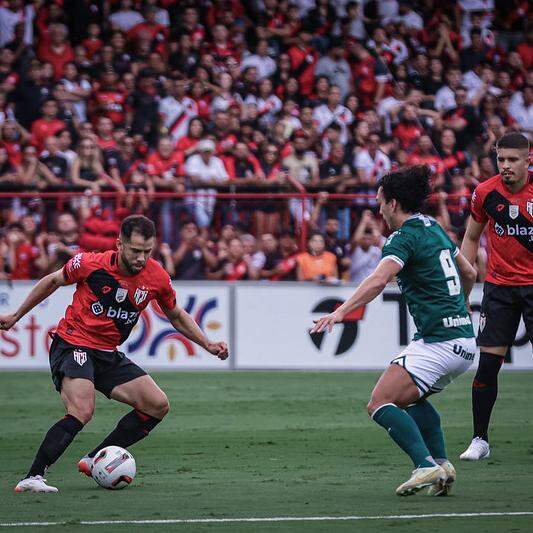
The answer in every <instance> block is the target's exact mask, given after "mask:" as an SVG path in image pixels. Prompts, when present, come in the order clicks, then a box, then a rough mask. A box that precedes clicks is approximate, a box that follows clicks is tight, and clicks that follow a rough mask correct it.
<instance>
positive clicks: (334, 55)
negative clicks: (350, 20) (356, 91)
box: [315, 37, 352, 100]
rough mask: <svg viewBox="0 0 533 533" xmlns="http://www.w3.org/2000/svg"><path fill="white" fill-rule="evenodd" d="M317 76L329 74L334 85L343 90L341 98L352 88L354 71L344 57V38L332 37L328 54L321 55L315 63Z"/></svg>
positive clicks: (328, 76)
mask: <svg viewBox="0 0 533 533" xmlns="http://www.w3.org/2000/svg"><path fill="white" fill-rule="evenodd" d="M315 76H327V78H328V79H329V82H330V83H331V84H332V85H337V87H339V89H340V90H341V100H344V98H345V97H346V95H347V94H348V93H349V92H350V91H351V88H352V73H351V71H350V65H349V64H348V62H347V61H346V59H344V48H343V46H342V39H340V38H337V37H333V38H332V39H331V44H330V48H329V50H328V55H326V56H323V57H321V58H320V59H319V60H318V62H317V64H316V65H315Z"/></svg>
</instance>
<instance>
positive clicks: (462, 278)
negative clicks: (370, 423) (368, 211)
mask: <svg viewBox="0 0 533 533" xmlns="http://www.w3.org/2000/svg"><path fill="white" fill-rule="evenodd" d="M429 176H430V170H429V168H428V167H427V166H415V167H410V168H406V169H403V170H400V171H398V172H391V173H390V174H387V175H385V176H384V177H383V179H382V180H381V182H380V186H379V189H378V194H377V200H378V202H379V206H380V213H381V215H382V216H383V218H384V219H385V221H386V223H387V225H388V226H389V228H390V229H391V230H393V233H392V234H391V235H390V237H389V238H388V239H387V242H386V243H385V245H384V247H383V252H382V260H381V262H380V263H379V265H378V266H377V267H376V269H375V270H374V272H373V273H372V274H371V275H370V276H368V277H367V278H366V279H365V280H364V281H363V282H362V283H361V284H360V285H359V287H357V289H356V291H355V293H354V294H353V295H352V296H351V297H350V298H349V299H348V300H347V301H346V302H344V303H343V304H342V305H341V306H340V307H339V308H338V309H337V310H336V311H334V312H333V313H331V314H329V315H327V316H324V317H322V318H320V319H319V320H315V325H314V327H313V328H312V330H311V332H312V333H315V332H320V331H324V330H326V329H327V330H329V331H331V330H332V328H333V325H334V324H335V323H337V322H342V320H343V318H344V317H345V316H346V315H347V314H348V313H350V312H351V311H353V310H354V309H356V308H357V307H359V306H361V305H365V304H367V303H369V302H371V301H372V300H373V299H374V298H376V296H378V295H379V294H380V293H381V292H382V291H383V289H384V288H385V286H386V285H387V283H388V282H389V281H391V280H392V279H393V278H394V277H395V276H396V277H397V280H398V285H399V287H400V289H401V291H402V293H403V295H404V297H405V299H406V301H407V305H408V307H409V312H410V313H411V315H412V316H413V319H414V322H415V325H416V330H417V331H416V334H415V336H414V339H413V341H412V342H411V343H410V344H409V345H408V346H407V348H405V350H404V351H403V352H401V353H400V354H399V355H398V356H397V357H396V358H395V359H393V360H392V361H391V364H390V365H389V367H388V368H387V369H386V370H385V371H384V372H383V374H382V375H381V377H380V378H379V381H378V382H377V384H376V386H375V387H374V390H373V391H372V396H371V398H370V402H369V403H368V406H367V408H368V414H369V415H370V416H371V418H372V420H374V422H376V423H377V424H379V425H380V426H382V427H383V428H385V429H386V430H387V431H388V434H389V436H390V437H391V438H392V439H393V440H394V441H395V442H396V444H398V446H399V447H400V448H401V449H402V450H403V451H404V452H406V453H407V454H408V455H409V457H410V458H411V459H412V461H413V463H414V466H415V469H414V470H413V473H412V475H411V477H410V478H409V479H408V480H407V481H406V482H405V483H402V484H401V485H400V486H399V487H398V488H397V489H396V494H398V495H399V496H407V495H410V494H414V493H416V492H418V491H419V490H421V489H423V488H424V487H429V489H428V494H430V495H435V496H440V495H446V494H448V493H449V492H450V490H451V486H452V483H453V482H454V481H455V469H454V468H453V465H452V464H451V463H450V462H449V461H448V458H447V455H446V448H445V444H444V436H443V433H442V428H441V424H440V416H439V414H438V412H437V411H436V410H435V408H434V407H433V406H432V405H431V403H430V402H429V401H428V400H427V397H428V396H429V395H431V394H435V393H437V392H440V391H442V390H443V389H444V387H445V386H446V385H448V384H449V383H450V382H451V381H452V380H453V379H454V378H455V377H457V376H459V375H460V374H462V373H463V372H465V371H466V370H467V369H468V368H469V367H470V365H471V364H472V362H473V359H474V354H475V351H476V342H475V337H474V330H473V328H472V322H471V319H470V315H469V313H468V310H467V307H466V303H465V299H464V293H463V287H464V288H465V289H466V290H467V292H470V289H471V287H472V285H473V284H474V282H475V279H476V272H475V270H474V268H473V267H472V266H471V265H470V263H469V262H468V261H467V260H466V259H465V257H464V256H462V255H461V253H460V252H459V250H458V249H457V247H456V246H455V245H454V244H453V243H452V241H451V240H450V239H449V238H448V236H447V235H446V233H445V232H444V230H443V229H442V228H441V227H440V226H439V225H438V224H437V222H436V221H435V220H434V219H432V218H430V217H428V216H425V215H422V214H420V209H421V207H422V204H423V202H424V200H425V199H426V197H427V196H428V194H429V192H430V186H429Z"/></svg>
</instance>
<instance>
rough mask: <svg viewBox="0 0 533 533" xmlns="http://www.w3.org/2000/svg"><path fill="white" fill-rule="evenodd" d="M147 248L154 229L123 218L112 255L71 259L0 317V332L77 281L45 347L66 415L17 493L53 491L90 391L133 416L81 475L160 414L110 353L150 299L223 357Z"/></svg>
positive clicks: (125, 363) (120, 357)
mask: <svg viewBox="0 0 533 533" xmlns="http://www.w3.org/2000/svg"><path fill="white" fill-rule="evenodd" d="M154 246H155V226H154V223H153V222H152V221H151V220H149V219H148V218H145V217H143V216H138V215H133V216H130V217H128V218H126V219H124V221H123V222H122V225H121V230H120V236H119V239H118V241H117V248H118V251H113V250H110V251H108V252H104V253H81V254H78V255H76V256H74V257H73V258H72V259H71V260H70V261H69V262H68V263H67V264H66V265H65V267H64V268H63V269H61V270H58V271H57V272H54V273H52V274H49V275H48V276H45V277H44V278H42V279H41V280H40V281H39V283H37V285H35V287H34V288H33V289H32V291H31V292H30V294H29V295H28V297H27V298H26V300H25V301H24V302H23V303H22V305H21V306H20V308H19V309H18V310H17V311H16V312H15V313H14V314H12V315H4V316H0V329H2V330H8V329H9V328H11V327H13V326H14V325H15V324H16V323H17V322H18V321H19V320H20V319H21V318H22V317H23V316H24V315H25V314H26V313H28V312H29V311H30V310H31V309H33V308H34V307H35V306H37V305H38V304H39V303H40V302H42V301H43V300H44V299H45V298H47V297H49V296H50V295H51V294H52V293H53V292H54V291H55V290H57V289H58V288H59V287H61V286H63V285H70V284H73V283H76V292H75V293H74V297H73V300H72V304H71V305H69V306H68V308H67V310H66V313H65V317H64V318H63V319H62V320H61V321H60V322H59V325H58V328H57V332H56V334H55V337H54V339H53V342H52V344H51V346H50V368H51V371H52V380H53V382H54V385H55V387H56V389H57V391H58V392H59V393H60V394H61V399H62V400H63V403H64V405H65V410H66V416H64V417H63V418H62V419H61V420H59V421H58V422H56V423H55V424H54V425H53V426H52V427H51V428H50V429H49V430H48V433H47V434H46V436H45V438H44V440H43V442H42V443H41V446H40V447H39V450H38V451H37V455H36V456H35V460H34V462H33V464H32V465H31V467H30V469H29V471H28V474H27V475H26V477H25V478H24V479H23V480H22V481H20V482H19V483H18V484H17V486H16V487H15V491H16V492H26V491H29V492H57V491H58V489H57V488H55V487H52V486H49V485H47V483H46V480H45V479H44V478H43V476H44V475H45V471H46V469H47V468H48V467H49V466H50V465H52V464H54V463H55V462H56V461H57V460H58V459H59V457H60V456H61V454H62V453H63V452H64V451H65V450H66V448H67V447H68V445H69V444H70V443H71V442H72V441H73V439H74V437H75V436H76V435H77V433H79V432H80V431H81V430H82V429H83V426H84V425H85V424H87V422H89V420H90V419H91V417H92V415H93V411H94V403H95V390H98V391H100V392H102V393H103V394H105V395H106V396H107V397H108V398H111V399H113V400H117V401H119V402H122V403H126V404H128V405H131V406H132V407H133V410H132V411H130V412H129V413H128V414H127V415H125V416H124V417H123V418H122V419H121V420H119V422H118V424H117V426H116V428H115V429H114V430H113V431H112V432H111V433H110V434H109V435H108V436H107V437H106V438H105V439H104V440H103V441H102V442H101V443H100V444H99V445H98V446H97V447H96V448H95V449H94V450H93V451H92V452H90V453H88V454H87V455H86V456H85V457H83V458H82V459H81V461H80V462H79V464H78V468H79V470H80V471H81V472H83V473H85V474H87V475H88V476H90V475H91V474H90V472H91V466H92V461H93V457H94V456H95V455H96V453H97V452H98V451H99V450H101V449H102V448H104V447H106V446H111V445H115V446H121V447H123V448H127V447H128V446H131V445H132V444H134V443H136V442H137V441H139V440H141V439H142V438H144V437H146V436H147V435H148V433H149V432H150V431H151V430H152V429H154V428H155V426H156V425H157V424H159V422H161V420H162V419H163V417H164V416H165V415H166V414H167V412H168V410H169V403H168V399H167V397H166V395H165V393H164V392H163V391H162V390H161V389H160V388H159V387H158V386H157V385H156V383H155V381H154V380H153V379H152V378H151V377H150V376H149V375H148V374H147V373H146V372H145V371H144V370H143V369H142V368H140V367H139V366H137V365H136V364H135V363H134V362H133V361H131V360H130V359H128V358H127V357H126V356H125V355H124V354H123V353H121V352H119V351H118V350H117V346H119V345H120V344H122V343H123V342H124V341H125V340H126V339H127V338H128V336H129V334H130V332H131V330H132V329H133V327H134V326H135V324H136V322H137V320H138V318H139V315H140V314H141V312H142V310H143V309H144V308H145V307H146V306H147V305H148V303H149V302H150V301H151V300H156V301H157V303H158V304H159V306H160V307H161V309H162V310H163V311H164V313H165V314H166V316H167V317H168V319H169V320H170V322H171V323H172V325H173V326H174V328H176V330H178V331H180V332H181V333H183V334H184V335H185V336H186V337H187V338H189V339H190V340H192V341H193V342H195V343H196V344H198V345H199V346H201V347H202V348H204V349H206V350H207V351H208V352H210V353H211V354H213V355H215V356H216V357H218V358H219V359H222V360H224V359H226V358H227V357H228V348H227V346H226V343H224V342H210V341H209V340H208V339H207V338H206V336H205V335H204V334H203V332H202V331H201V329H200V328H199V327H198V325H197V324H196V322H195V321H194V320H193V319H192V318H191V316H190V315H189V314H188V313H186V312H185V311H184V310H183V309H181V308H180V307H179V306H178V305H177V304H176V295H175V293H174V289H173V288H172V285H171V282H170V278H169V275H168V274H167V272H166V271H165V270H164V269H163V267H162V266H161V265H159V263H157V262H156V261H155V260H154V259H151V258H150V255H151V253H152V250H153V249H154Z"/></svg>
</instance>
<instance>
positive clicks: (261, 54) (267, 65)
mask: <svg viewBox="0 0 533 533" xmlns="http://www.w3.org/2000/svg"><path fill="white" fill-rule="evenodd" d="M247 67H255V68H256V69H257V80H258V81H260V80H262V79H264V78H268V77H270V76H272V75H273V74H274V73H275V72H276V70H277V68H278V67H277V66H276V62H275V61H274V60H273V59H272V58H271V57H270V56H269V55H268V41H267V40H266V39H260V40H259V41H258V42H257V46H256V48H255V54H252V55H249V56H247V57H245V58H244V59H243V60H242V62H241V71H244V70H245V69H246V68H247Z"/></svg>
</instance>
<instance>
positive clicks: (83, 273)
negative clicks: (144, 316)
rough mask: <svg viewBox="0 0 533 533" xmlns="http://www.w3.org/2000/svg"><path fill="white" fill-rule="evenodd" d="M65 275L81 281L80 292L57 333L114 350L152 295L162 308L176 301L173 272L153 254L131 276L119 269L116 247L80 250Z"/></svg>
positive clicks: (76, 340)
mask: <svg viewBox="0 0 533 533" xmlns="http://www.w3.org/2000/svg"><path fill="white" fill-rule="evenodd" d="M63 275H64V277H65V280H66V281H67V282H69V283H76V291H75V293H74V296H73V298H72V303H71V304H70V305H69V306H68V307H67V310H66V312H65V317H64V318H63V319H61V321H60V322H59V325H58V327H57V334H58V335H59V336H60V337H61V338H62V339H64V340H65V341H67V342H69V343H71V344H77V345H79V346H85V347H87V348H95V349H98V350H115V349H116V347H117V346H119V345H120V344H122V343H123V342H124V341H125V340H126V339H127V338H128V337H129V335H130V333H131V330H132V329H133V327H134V326H135V324H136V323H137V320H138V319H139V316H140V314H141V312H142V310H143V309H144V308H145V307H146V306H147V305H148V303H149V302H150V301H151V300H156V301H157V303H158V304H159V305H160V306H161V308H163V309H173V308H174V307H175V305H176V294H175V292H174V289H173V288H172V284H171V281H170V277H169V275H168V273H167V272H166V271H165V270H164V269H163V267H162V266H161V265H160V264H159V263H158V262H157V261H155V260H154V259H151V258H150V259H148V262H147V263H146V266H145V267H144V269H143V270H141V272H139V273H138V274H135V275H134V276H128V275H124V274H123V273H122V272H121V271H120V270H119V266H118V253H117V252H115V251H108V252H104V253H80V254H78V255H75V256H74V257H73V258H72V259H71V260H70V261H69V262H68V263H67V264H66V265H65V266H64V267H63Z"/></svg>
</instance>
